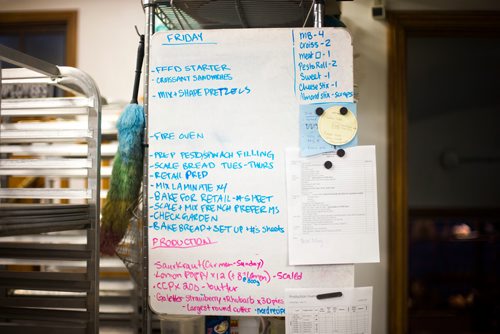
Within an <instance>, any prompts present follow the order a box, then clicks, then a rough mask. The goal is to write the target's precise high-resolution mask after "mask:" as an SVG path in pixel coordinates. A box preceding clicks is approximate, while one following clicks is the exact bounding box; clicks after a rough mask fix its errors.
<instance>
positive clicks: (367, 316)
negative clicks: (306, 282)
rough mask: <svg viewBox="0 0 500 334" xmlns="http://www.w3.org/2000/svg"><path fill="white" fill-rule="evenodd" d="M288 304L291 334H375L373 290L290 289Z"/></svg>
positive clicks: (287, 325)
mask: <svg viewBox="0 0 500 334" xmlns="http://www.w3.org/2000/svg"><path fill="white" fill-rule="evenodd" d="M328 294H333V295H334V296H336V297H330V298H324V299H318V297H317V296H321V295H328ZM320 298H321V297H320ZM285 305H286V310H287V313H286V333H287V334H370V333H371V327H372V326H371V323H372V287H363V288H342V289H334V288H333V289H325V288H321V289H286V295H285Z"/></svg>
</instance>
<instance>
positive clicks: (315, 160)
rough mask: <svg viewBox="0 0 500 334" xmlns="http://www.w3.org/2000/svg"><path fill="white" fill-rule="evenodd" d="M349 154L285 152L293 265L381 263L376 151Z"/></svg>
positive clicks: (348, 150) (365, 149)
mask: <svg viewBox="0 0 500 334" xmlns="http://www.w3.org/2000/svg"><path fill="white" fill-rule="evenodd" d="M345 152H346V153H345V156H343V157H339V156H337V155H335V154H334V153H325V154H320V155H316V156H313V157H308V158H302V157H300V156H299V150H298V149H289V150H288V151H287V180H288V183H287V186H288V188H287V189H288V223H289V230H288V233H289V257H290V264H293V265H304V264H328V263H362V262H378V261H379V244H378V217H377V182H376V167H375V147H374V146H357V147H350V148H346V149H345ZM327 162H329V164H328V163H327Z"/></svg>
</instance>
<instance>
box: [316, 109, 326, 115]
mask: <svg viewBox="0 0 500 334" xmlns="http://www.w3.org/2000/svg"><path fill="white" fill-rule="evenodd" d="M324 112H325V111H324V110H323V108H321V107H318V108H316V115H318V116H321V115H323V113H324Z"/></svg>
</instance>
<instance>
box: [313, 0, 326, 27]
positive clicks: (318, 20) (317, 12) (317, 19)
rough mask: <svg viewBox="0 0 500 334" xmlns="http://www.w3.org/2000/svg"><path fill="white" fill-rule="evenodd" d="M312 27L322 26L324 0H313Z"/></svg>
mask: <svg viewBox="0 0 500 334" xmlns="http://www.w3.org/2000/svg"><path fill="white" fill-rule="evenodd" d="M313 6H314V7H313V11H314V28H321V27H323V17H324V15H325V1H324V0H314V5H313Z"/></svg>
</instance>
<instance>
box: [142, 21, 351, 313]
mask: <svg viewBox="0 0 500 334" xmlns="http://www.w3.org/2000/svg"><path fill="white" fill-rule="evenodd" d="M149 85H150V89H149V116H148V137H149V157H148V165H149V168H148V176H149V177H148V185H147V186H148V198H149V200H148V201H149V203H148V216H149V220H148V231H149V233H148V240H149V249H148V259H149V284H150V286H149V302H150V307H151V309H152V310H153V311H154V312H157V313H162V314H205V315H263V316H279V315H281V316H283V315H284V314H285V306H284V295H285V288H294V287H302V288H307V287H324V288H328V287H332V288H333V287H340V286H342V287H349V286H353V284H354V268H353V265H326V266H289V265H288V243H287V202H286V198H287V196H286V175H285V170H286V168H285V167H286V166H285V150H286V149H287V148H289V147H297V146H298V145H299V112H300V106H301V105H310V104H318V105H320V104H325V103H326V104H328V103H329V104H331V103H349V102H353V84H352V43H351V38H350V35H349V33H348V32H347V31H346V30H344V29H340V28H320V29H311V28H307V29H238V30H236V29H235V30H200V31H168V32H159V33H156V34H155V35H153V37H152V42H151V52H150V73H149Z"/></svg>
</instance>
